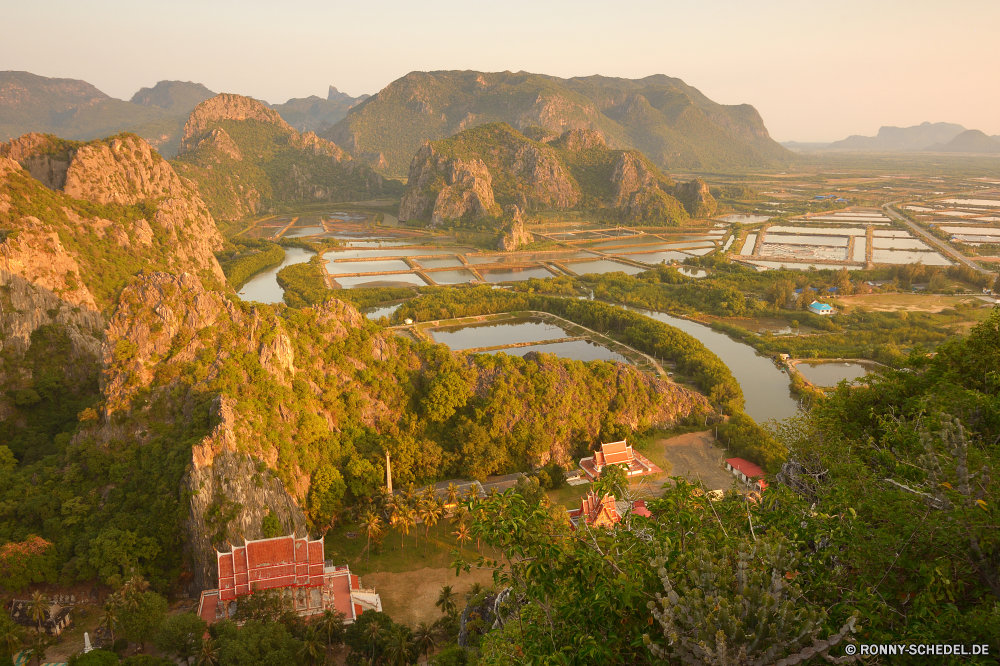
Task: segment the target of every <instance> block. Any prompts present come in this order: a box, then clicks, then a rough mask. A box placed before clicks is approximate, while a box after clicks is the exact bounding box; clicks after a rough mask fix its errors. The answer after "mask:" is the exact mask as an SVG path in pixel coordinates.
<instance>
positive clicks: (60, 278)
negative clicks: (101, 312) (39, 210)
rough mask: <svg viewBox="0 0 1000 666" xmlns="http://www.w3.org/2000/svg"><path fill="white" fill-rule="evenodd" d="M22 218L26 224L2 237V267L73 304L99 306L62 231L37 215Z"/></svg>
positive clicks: (92, 307) (7, 272)
mask: <svg viewBox="0 0 1000 666" xmlns="http://www.w3.org/2000/svg"><path fill="white" fill-rule="evenodd" d="M22 222H23V224H24V225H25V227H26V228H22V229H21V230H19V231H17V232H16V233H11V234H8V235H7V237H6V238H5V239H4V240H3V241H0V271H2V272H3V273H6V274H8V275H17V276H20V277H22V278H24V279H25V280H27V281H28V282H31V283H34V284H36V285H38V287H40V288H41V289H44V290H46V291H49V292H51V293H53V294H55V295H56V296H58V297H59V298H60V300H63V301H65V302H66V303H67V304H69V305H70V306H77V305H79V306H85V307H87V308H89V309H92V310H97V309H98V308H97V303H96V301H95V300H94V295H93V294H91V293H90V290H89V289H87V286H86V285H85V284H84V282H83V278H81V277H80V265H79V264H78V263H77V262H76V259H74V258H73V255H72V254H70V253H69V252H67V251H66V248H65V247H63V244H62V241H60V240H59V235H58V234H57V233H56V232H55V231H52V230H50V229H48V228H47V227H46V226H45V225H43V224H42V223H41V222H40V221H39V220H38V219H37V218H34V217H29V218H25V219H24V220H23V221H22ZM29 333H30V331H29Z"/></svg>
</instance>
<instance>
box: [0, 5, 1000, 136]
mask: <svg viewBox="0 0 1000 666" xmlns="http://www.w3.org/2000/svg"><path fill="white" fill-rule="evenodd" d="M0 6H2V16H3V18H4V21H3V22H4V24H5V26H6V27H5V29H4V38H3V39H2V40H0V69H11V70H27V71H29V72H33V73H35V74H40V75H42V76H50V77H65V78H76V79H84V80H86V81H89V82H90V83H93V84H94V85H96V86H97V87H98V88H100V89H101V90H103V91H104V92H106V93H108V94H109V95H112V96H114V97H120V98H124V99H128V98H129V97H131V96H132V95H133V94H134V93H135V92H136V91H137V90H138V89H139V88H141V87H143V86H152V85H153V84H155V83H156V82H157V81H159V80H162V79H179V80H185V81H187V80H190V81H197V82H200V83H204V84H205V85H206V86H208V87H209V88H210V89H212V90H214V91H216V92H235V93H241V94H245V95H252V96H254V97H258V98H261V99H265V100H268V101H270V102H283V101H285V100H287V99H288V98H291V97H307V96H309V95H319V96H322V97H325V96H326V90H327V86H328V85H330V84H332V85H335V86H337V87H338V88H339V89H340V90H342V91H345V92H348V93H350V94H352V95H357V94H360V93H375V92H377V91H378V90H379V89H380V88H382V87H383V86H385V85H386V84H388V83H389V82H391V81H392V80H394V79H396V78H399V77H400V76H402V75H404V74H406V73H407V72H410V71H413V70H435V69H475V70H485V71H501V70H511V71H518V70H525V71H531V72H538V73H544V74H553V75H556V76H563V77H569V76H585V75H590V74H602V75H606V76H619V77H626V78H640V77H643V76H648V75H650V74H661V73H662V74H667V75H670V76H676V77H679V78H681V79H684V81H686V82H687V83H688V84H690V85H693V86H695V87H696V88H698V89H700V90H701V91H702V92H703V93H705V94H706V95H708V96H709V97H710V98H711V99H713V100H715V101H717V102H720V103H723V104H738V103H749V104H753V105H754V106H755V107H757V110H758V111H760V113H761V115H762V116H763V118H764V122H765V123H766V124H767V127H768V129H769V130H770V132H771V135H772V136H773V137H774V138H776V139H778V140H780V141H786V140H797V141H828V140H835V139H841V138H844V137H846V136H847V135H849V134H874V133H875V132H876V131H877V130H878V128H879V126H880V125H900V126H905V125H914V124H918V123H920V122H922V121H925V120H930V121H932V122H937V121H947V122H954V123H961V124H963V125H965V126H966V127H969V128H976V129H981V130H983V131H985V132H987V133H988V134H1000V84H998V80H1000V48H998V47H997V41H996V34H997V32H996V31H997V27H998V26H1000V2H998V1H997V0H953V1H952V2H944V1H942V0H934V1H928V0H899V1H897V0H887V1H880V0H865V1H854V0H847V1H845V0H838V1H836V2H822V1H817V0H796V1H794V2H793V1H785V0H758V1H757V2H748V1H746V0H732V1H729V0H702V1H701V2H694V1H692V0H684V1H683V2H676V1H673V0H657V1H653V2H638V1H630V0H615V1H610V2H609V1H608V0H602V1H601V2H591V1H589V0H584V1H581V0H577V1H576V2H553V1H551V0H550V1H546V0H533V1H530V2H526V1H523V0H507V1H506V2H502V1H495V2H480V3H476V2H469V0H463V1H462V2H458V1H454V2H451V1H442V0H408V1H406V2H402V1H390V0H367V1H358V0H354V1H353V2H339V1H331V0H327V1H324V2H313V1H310V0H286V1H285V2H280V3H279V2H260V1H258V0H239V1H218V0H198V1H197V2H195V1H192V0H173V1H170V2H149V1H148V0H84V1H83V2H81V1H80V0H76V1H74V2H67V1H64V0H58V1H46V0H34V1H33V2H28V1H27V0H20V1H15V0H2V5H0Z"/></svg>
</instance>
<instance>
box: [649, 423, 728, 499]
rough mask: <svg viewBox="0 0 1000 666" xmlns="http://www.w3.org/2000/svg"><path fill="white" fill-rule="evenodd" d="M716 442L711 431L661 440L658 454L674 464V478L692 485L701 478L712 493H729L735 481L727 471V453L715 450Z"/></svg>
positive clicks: (657, 444) (672, 471)
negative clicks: (683, 479) (692, 482)
mask: <svg viewBox="0 0 1000 666" xmlns="http://www.w3.org/2000/svg"><path fill="white" fill-rule="evenodd" d="M713 440H714V437H713V434H712V431H711V430H706V431H704V432H690V433H687V434H684V435H678V436H677V437H671V438H670V439H661V440H660V441H658V442H656V444H655V445H654V446H655V449H654V450H655V451H656V453H657V454H658V455H660V456H662V458H663V459H664V460H666V461H667V462H669V463H670V465H671V467H672V469H671V474H673V475H675V476H683V477H686V478H688V479H690V480H691V481H697V480H699V478H700V479H701V481H702V482H704V484H705V486H706V487H707V488H708V489H709V490H719V489H721V490H728V489H729V488H731V487H732V485H733V478H734V477H733V475H732V474H730V473H729V472H727V471H726V470H725V468H723V466H722V463H723V450H722V449H721V448H718V447H716V446H714V445H713ZM654 462H655V461H654Z"/></svg>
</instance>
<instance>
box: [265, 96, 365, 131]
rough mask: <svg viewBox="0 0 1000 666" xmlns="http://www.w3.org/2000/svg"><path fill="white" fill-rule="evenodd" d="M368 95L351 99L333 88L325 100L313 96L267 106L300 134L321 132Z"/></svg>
mask: <svg viewBox="0 0 1000 666" xmlns="http://www.w3.org/2000/svg"><path fill="white" fill-rule="evenodd" d="M368 97H369V95H361V96H360V97H351V96H350V95H347V94H346V93H342V92H340V91H339V90H337V89H336V88H334V87H333V86H330V92H329V93H328V95H327V98H326V99H322V98H320V97H316V96H315V95H313V96H311V97H305V98H296V99H290V100H288V101H287V102H285V103H284V104H270V105H269V106H270V107H271V108H272V109H274V110H275V111H277V112H278V113H279V114H281V117H282V118H284V120H285V122H287V123H288V124H289V125H291V126H292V127H294V128H295V129H297V130H298V131H300V132H322V131H324V130H327V129H329V128H330V127H332V126H333V124H334V123H336V122H337V121H339V120H341V119H342V118H343V117H344V116H346V115H347V112H348V111H349V110H350V109H351V108H352V107H354V106H357V105H358V104H360V103H361V102H362V101H364V100H366V99H368Z"/></svg>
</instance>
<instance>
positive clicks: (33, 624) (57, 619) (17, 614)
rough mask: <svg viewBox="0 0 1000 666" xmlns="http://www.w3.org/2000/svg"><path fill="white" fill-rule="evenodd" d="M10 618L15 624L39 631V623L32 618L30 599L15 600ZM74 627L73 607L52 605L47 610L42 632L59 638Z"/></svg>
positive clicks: (42, 622) (42, 623)
mask: <svg viewBox="0 0 1000 666" xmlns="http://www.w3.org/2000/svg"><path fill="white" fill-rule="evenodd" d="M10 617H11V619H12V620H14V622H15V623H16V624H18V625H20V626H22V627H29V628H31V629H34V630H35V631H37V630H38V626H39V622H38V621H37V620H36V619H35V618H34V617H32V614H31V601H30V600H28V599H15V600H14V601H13V602H12V603H11V606H10ZM72 626H73V607H72V606H61V605H59V604H56V603H50V604H48V605H47V607H46V610H45V617H44V618H43V619H42V621H41V627H42V632H43V633H46V634H48V635H49V636H58V635H59V634H61V633H62V632H63V630H65V629H68V628H70V627H72Z"/></svg>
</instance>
